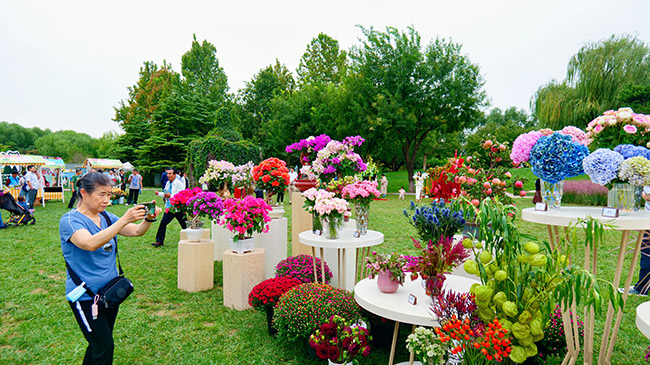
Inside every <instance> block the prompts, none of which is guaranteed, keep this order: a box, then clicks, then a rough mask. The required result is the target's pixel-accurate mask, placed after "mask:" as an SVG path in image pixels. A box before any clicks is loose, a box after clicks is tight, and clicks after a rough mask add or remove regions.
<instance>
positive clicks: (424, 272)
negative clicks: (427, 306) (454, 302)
mask: <svg viewBox="0 0 650 365" xmlns="http://www.w3.org/2000/svg"><path fill="white" fill-rule="evenodd" d="M412 240H413V246H414V247H415V248H417V249H421V250H422V251H421V252H422V253H421V255H420V258H419V260H418V263H417V265H414V266H410V267H409V268H408V271H410V272H411V279H413V280H415V279H417V277H418V273H419V275H420V276H422V279H423V280H426V289H427V291H429V292H430V293H431V295H432V296H438V295H439V294H440V292H441V291H442V285H443V284H444V282H445V274H446V273H449V272H451V270H453V269H454V268H455V267H456V266H458V265H460V264H461V263H463V261H465V260H466V259H467V258H468V257H469V251H467V250H466V249H465V247H463V243H462V242H456V243H455V244H454V243H453V242H454V239H453V237H450V236H447V237H445V236H439V238H438V239H437V240H435V241H434V240H429V242H428V244H426V245H425V246H424V247H423V246H422V244H421V243H420V242H419V241H418V240H416V239H415V238H412Z"/></svg>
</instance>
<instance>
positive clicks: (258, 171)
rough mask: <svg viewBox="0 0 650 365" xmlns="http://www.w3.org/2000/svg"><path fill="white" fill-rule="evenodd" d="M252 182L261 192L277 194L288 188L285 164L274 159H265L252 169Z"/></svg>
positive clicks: (287, 173) (287, 170)
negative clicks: (253, 181)
mask: <svg viewBox="0 0 650 365" xmlns="http://www.w3.org/2000/svg"><path fill="white" fill-rule="evenodd" d="M253 180H255V182H256V183H257V187H258V188H260V189H262V190H267V191H272V192H274V193H278V192H281V191H284V190H285V189H286V188H287V187H288V186H289V169H288V168H287V163H286V162H284V161H282V160H280V159H278V158H275V157H271V158H267V159H266V160H264V161H262V162H260V164H259V165H257V166H255V167H253Z"/></svg>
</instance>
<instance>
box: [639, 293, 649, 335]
mask: <svg viewBox="0 0 650 365" xmlns="http://www.w3.org/2000/svg"><path fill="white" fill-rule="evenodd" d="M636 326H637V327H638V328H639V331H641V333H643V334H644V335H645V336H646V337H647V338H650V302H645V303H641V304H639V306H638V307H636Z"/></svg>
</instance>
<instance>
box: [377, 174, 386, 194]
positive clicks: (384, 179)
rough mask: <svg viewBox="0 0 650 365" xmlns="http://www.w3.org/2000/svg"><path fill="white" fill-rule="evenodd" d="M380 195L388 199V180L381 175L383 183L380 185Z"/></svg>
mask: <svg viewBox="0 0 650 365" xmlns="http://www.w3.org/2000/svg"><path fill="white" fill-rule="evenodd" d="M379 194H381V197H382V198H385V197H386V194H388V179H387V178H386V175H384V174H381V182H380V185H379Z"/></svg>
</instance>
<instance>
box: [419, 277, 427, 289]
mask: <svg viewBox="0 0 650 365" xmlns="http://www.w3.org/2000/svg"><path fill="white" fill-rule="evenodd" d="M420 284H421V285H422V289H425V290H426V288H427V282H426V281H425V280H424V279H422V281H421V282H420Z"/></svg>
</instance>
